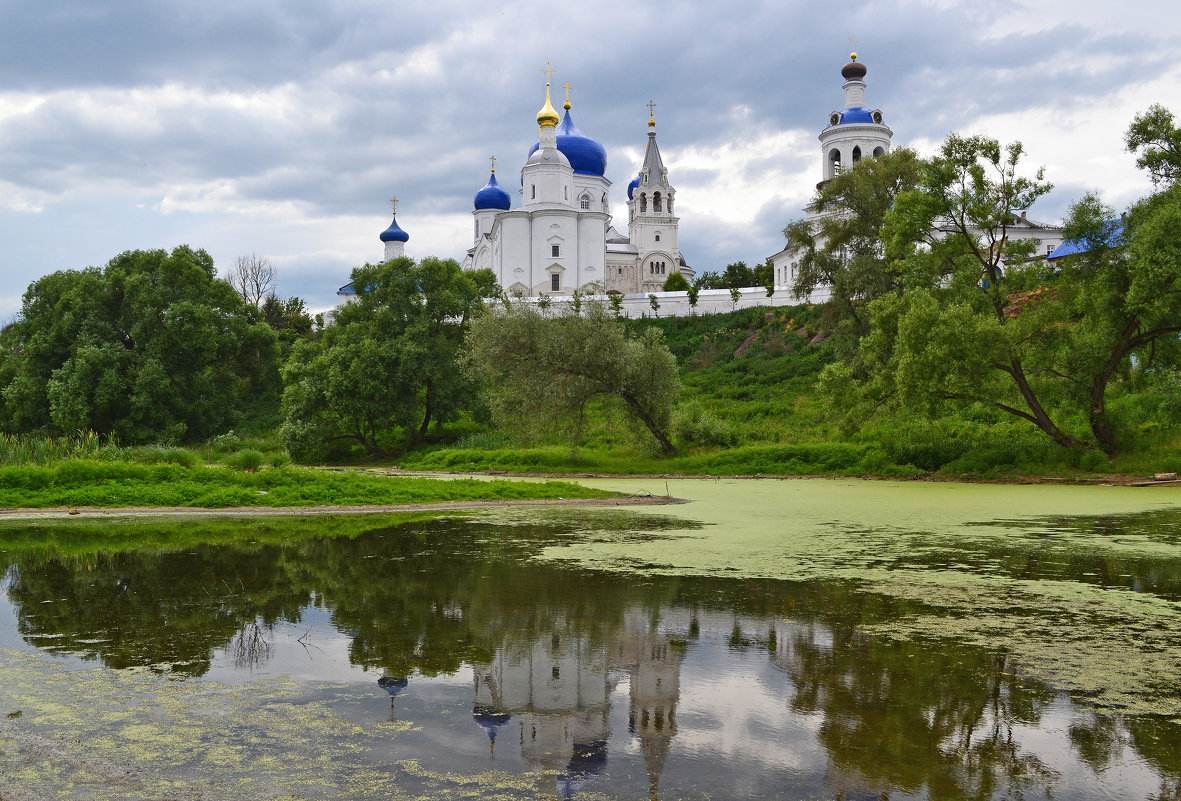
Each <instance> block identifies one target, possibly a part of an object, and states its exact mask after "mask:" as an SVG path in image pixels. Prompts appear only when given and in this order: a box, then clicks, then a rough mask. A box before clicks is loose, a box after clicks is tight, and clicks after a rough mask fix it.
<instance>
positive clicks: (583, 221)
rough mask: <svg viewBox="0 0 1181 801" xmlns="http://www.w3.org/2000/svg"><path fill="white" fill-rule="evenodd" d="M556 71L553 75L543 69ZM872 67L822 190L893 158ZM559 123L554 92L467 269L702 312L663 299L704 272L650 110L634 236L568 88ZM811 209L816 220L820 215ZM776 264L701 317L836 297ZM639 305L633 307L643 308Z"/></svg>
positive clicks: (852, 79)
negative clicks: (872, 93) (681, 235)
mask: <svg viewBox="0 0 1181 801" xmlns="http://www.w3.org/2000/svg"><path fill="white" fill-rule="evenodd" d="M545 72H547V76H548V74H549V73H550V72H551V71H550V70H549V69H548V67H547V69H546V70H545ZM866 73H867V69H866V66H865V64H864V63H863V62H860V61H858V60H857V54H856V53H852V54H851V55H850V61H849V63H847V64H845V65H844V67H842V68H841V77H842V78H843V79H844V85H843V88H844V94H845V104H844V108H843V109H842V110H840V111H833V112H832V113H831V114H829V117H828V124H827V126H826V127H824V128H823V129H822V130H821V131H820V135H819V139H820V151H821V170H820V173H821V179H820V183H819V184H817V187H818V188H819V186H821V185H823V183H824V182H826V181H828V180H830V179H831V178H833V177H834V176H835V175H836V174H837V173H838V172H840V171H842V170H846V169H851V168H852V167H854V166H855V165H856V164H857V162H859V161H860V160H861V159H863V158H872V157H874V156H880V155H883V154H885V153H888V152H889V151H890V146H891V139H892V137H893V131H892V130H891V129H890V128H889V126H887V125H886V124H885V121H884V117H883V114H882V112H881V110H880V109H870V108H869V107H868V106H867V105H866V95H865V89H866V84H865V75H866ZM564 88H565V89H566V93H567V97H566V101H565V103H564V104H563V108H564V109H565V114H564V115H561V116H559V114H558V112H557V109H555V108H554V106H553V103H552V102H551V100H550V81H549V79H548V77H547V80H546V85H545V104H544V105H543V106H542V108H541V110H540V111H539V112H538V113H537V124H538V126H539V127H540V132H539V136H538V141H537V143H536V144H534V145H533V149H532V150H531V151H530V152H529V157H528V159H527V160H526V162H525V165H524V166H523V167H522V168H521V188H520V194H521V204H520V205H519V206H518V207H517V208H513V207H512V199H511V197H510V195H509V193H508V192H507V191H506V190H505V189H504V188H503V187H502V186H501V185H500V183H499V182H498V181H497V178H496V166H495V161H494V162H493V166H492V170H491V174H490V175H489V176H488V182H487V184H486V185H485V186H484V187H483V188H482V189H480V190H479V191H478V192H477V193H476V195H475V200H474V210H473V212H472V216H473V218H474V219H473V227H472V235H473V243H472V247H471V248H470V249H469V250H468V251H467V253H466V255H465V256H464V259H463V264H462V266H463V268H464V269H467V270H474V269H483V268H487V269H490V270H492V271H493V272H494V273H495V274H496V277H497V279H498V280H499V282H500V285H501V287H502V288H503V289H504V290H505V292H506V293H507V294H508V295H509V296H516V297H539V296H541V295H547V296H551V297H554V298H555V299H557V300H561V299H562V298H563V297H565V298H567V299H568V298H569V297H570V296H571V295H573V294H574V292H575V291H576V290H581V289H584V288H587V287H590V286H593V287H595V288H596V289H598V291H600V292H606V293H608V294H618V295H623V296H625V306H624V309H625V311H626V312H627V313H636V314H639V313H642V309H643V308H644V307H646V306H647V305H648V303H649V298H650V297H653V296H659V299H660V300H661V301H662V303H663V308H664V310H665V313H666V314H674V315H675V314H680V313H684V314H688V313H690V312H691V311H692V309H691V307H690V306H689V305H688V303H687V300H686V299H685V293H684V292H679V293H676V292H667V293H666V292H662V289H663V287H664V283H665V281H666V280H667V279H668V277H669V276H670V275H671V274H672V273H677V272H679V273H681V274H682V275H684V276H685V278H686V279H687V280H688V281H689V282H690V283H692V281H693V279H694V278H695V277H696V273H695V271H694V270H693V269H691V268H690V267H689V265H688V264H687V263H686V262H685V259H684V257H683V256H682V255H681V252H680V250H679V249H678V225H679V222H680V220H679V218H678V217H677V216H676V214H675V210H674V205H675V200H676V190H675V189H674V188H673V186H672V184H671V183H670V181H669V176H668V170H667V169H666V168H665V166H664V161H663V160H662V159H661V157H660V148H659V147H658V146H657V144H656V120H655V118H654V117H653V115H652V114H651V107H650V108H649V111H650V113H649V118H648V141H647V144H646V146H645V152H644V162H643V164H642V166H641V168H640V172H639V174H638V175H636V176H635V178H633V179H632V180H631V182H630V183H629V184H628V187H627V207H628V226H627V235H626V236H624V235H623V234H622V233H620V232H619V231H618V230H617V229H616V228H615V227H614V226H613V225H612V224H611V213H610V208H609V205H608V190H609V188H610V186H611V181H610V180H608V179H607V177H606V169H607V152H606V149H605V148H604V147H603V146H602V145H601V144H600V143H599V142H597V141H595V140H594V139H592V138H591V137H589V136H587V135H586V134H585V133H583V132H582V131H581V130H579V128H578V126H576V125H575V124H574V121H573V119H572V118H571V116H570V109H571V103H570V98H569V90H570V85H569V84H566V86H565V87H564ZM394 211H395V218H394V220H393V221H392V222H391V223H390V226H389V228H387V229H386V230H385V231H383V232H382V234H381V241H382V242H384V243H385V260H386V261H389V260H390V259H393V258H397V257H400V256H402V255H403V253H404V248H405V243H406V241H407V240H408V239H409V236H408V235H407V233H406V232H405V231H404V230H402V228H401V227H400V226H399V225H398V222H397V217H396V212H397V207H396V205H395V208H394ZM805 212H806V213H807V215H808V218H809V219H816V215H815V214H814V212H813V211H812V210H811V209H806V210H805ZM1008 236H1009V238H1010V239H1033V240H1034V241H1035V242H1037V243H1038V245H1039V249H1040V250H1043V251H1044V252H1045V253H1046V254H1047V255H1048V254H1049V253H1050V252H1051V251H1052V250H1053V249H1054V248H1055V247H1057V246H1058V245H1059V244H1061V242H1062V229H1061V227H1060V226H1057V225H1051V224H1045V223H1037V222H1034V221H1033V220H1030V219H1028V218H1027V217H1026V215H1025V213H1024V212H1023V213H1022V214H1021V216H1020V218H1019V219H1018V220H1017V221H1016V223H1015V224H1014V226H1013V227H1012V228H1011V229H1010V230H1009V232H1008ZM768 261H770V262H771V263H772V264H773V266H774V284H775V290H774V292H773V293H772V294H770V295H768V294H767V293H766V291H765V289H764V287H751V288H750V289H748V290H743V291H742V295H741V298H740V299H738V300H734V299H733V297H732V295H731V293H730V291H729V290H702V291H701V293H700V304H699V305H698V306H697V307H696V310H697V311H698V312H699V313H708V312H717V311H729V310H731V308H740V307H745V306H751V305H764V306H766V305H771V306H784V305H792V304H795V303H799V302H801V301H804V302H812V303H819V302H823V301H825V300H827V299H828V291H827V288H825V287H819V288H818V289H817V290H816V291H815V292H813V294H812V295H811V296H810V297H807V298H796V297H795V296H794V295H793V294H792V286H793V284H794V281H795V274H796V270H797V267H798V254H796V253H794V252H793V251H791V250H789V249H786V248H785V249H784V250H781V251H779V252H778V253H775V254H774V255H772V256H769V257H768ZM337 295H338V298H339V299H340V300H341V302H348V301H349V300H352V299H353V297H354V292H353V287H352V285H351V284H348V285H345V286H343V287H341V288H340V289H339V290H338V293H337ZM633 307H634V308H633Z"/></svg>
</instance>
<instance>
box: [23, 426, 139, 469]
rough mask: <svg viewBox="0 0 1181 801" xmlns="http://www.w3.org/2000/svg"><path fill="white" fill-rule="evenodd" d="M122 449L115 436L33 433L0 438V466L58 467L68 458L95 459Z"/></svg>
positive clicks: (85, 432) (91, 432) (84, 433)
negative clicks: (57, 465) (36, 434)
mask: <svg viewBox="0 0 1181 801" xmlns="http://www.w3.org/2000/svg"><path fill="white" fill-rule="evenodd" d="M117 450H118V443H117V442H116V441H115V438H114V437H113V436H106V437H104V436H101V435H99V434H96V433H95V432H93V431H79V432H77V433H76V434H74V435H72V436H68V437H45V436H35V435H32V434H3V435H0V464H3V465H30V464H54V463H56V462H61V461H65V460H67V459H94V458H97V457H99V456H100V455H102V454H104V453H110V452H112V451H117Z"/></svg>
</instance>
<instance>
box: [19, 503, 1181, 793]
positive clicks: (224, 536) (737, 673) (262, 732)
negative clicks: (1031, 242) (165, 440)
mask: <svg viewBox="0 0 1181 801" xmlns="http://www.w3.org/2000/svg"><path fill="white" fill-rule="evenodd" d="M603 483H604V485H605V486H609V487H612V488H620V489H626V490H636V489H640V490H645V491H651V492H653V493H658V494H664V493H665V492H666V491H668V492H670V493H671V494H673V495H675V496H677V497H682V498H687V499H690V500H691V501H692V502H691V503H688V504H684V505H678V506H662V507H650V508H645V509H641V510H637V509H634V508H626V509H622V508H621V509H562V510H527V511H526V510H502V511H498V512H493V513H481V514H471V515H464V516H443V517H418V518H415V517H408V516H402V517H396V516H364V517H335V518H290V519H289V518H278V519H270V520H208V519H207V520H189V521H176V520H172V521H169V520H150V519H149V520H127V521H122V522H113V523H111V522H106V523H88V522H86V521H77V520H71V521H39V522H37V523H29V524H20V525H17V524H9V525H8V526H7V527H5V528H3V529H0V569H2V570H3V579H2V581H0V591H2V592H0V798H3V799H5V800H6V801H7V799H9V798H12V799H42V798H46V799H48V798H69V799H123V798H127V799H186V800H188V799H197V798H200V799H205V800H206V801H208V800H209V799H231V798H232V799H341V800H342V801H343V800H344V799H349V800H350V801H352V800H353V799H357V800H363V799H365V800H367V799H379V798H380V799H388V798H406V799H418V798H480V799H484V798H505V799H519V798H539V797H540V798H562V799H570V798H579V799H614V798H644V797H648V798H652V797H659V798H663V799H675V798H685V799H719V798H783V799H810V798H817V799H838V798H839V799H848V800H850V801H851V800H852V799H867V800H868V799H874V800H875V801H877V800H878V799H881V798H890V799H911V798H914V799H943V798H949V799H960V798H971V799H994V798H995V799H1000V798H1021V797H1024V798H1047V797H1052V798H1058V799H1146V800H1148V799H1152V800H1153V801H1158V800H1164V799H1174V800H1175V799H1179V798H1181V688H1179V687H1178V683H1179V681H1181V493H1177V492H1175V491H1170V490H1155V489H1154V490H1127V489H1114V488H1067V487H987V486H984V487H973V486H967V485H937V486H930V485H921V484H889V483H883V482H872V483H871V482H826V481H816V482H811V481H789V482H779V481H767V482H727V481H676V482H670V486H669V487H667V489H666V486H665V482H664V481H659V482H655V481H650V482H625V481H609V482H603Z"/></svg>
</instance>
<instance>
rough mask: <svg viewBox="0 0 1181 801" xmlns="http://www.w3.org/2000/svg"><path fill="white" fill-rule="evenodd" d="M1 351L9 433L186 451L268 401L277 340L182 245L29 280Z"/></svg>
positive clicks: (209, 262)
mask: <svg viewBox="0 0 1181 801" xmlns="http://www.w3.org/2000/svg"><path fill="white" fill-rule="evenodd" d="M3 345H4V349H3V354H2V356H0V359H2V362H3V364H2V366H0V377H2V378H3V380H4V386H3V403H4V409H3V425H4V427H5V429H6V430H8V431H15V432H27V431H48V432H50V433H54V434H65V433H72V432H74V431H77V430H80V429H81V430H87V429H89V430H94V431H97V432H99V433H103V434H112V433H113V434H115V435H116V436H117V437H118V438H119V440H120V441H122V442H125V443H140V442H158V441H159V442H165V441H166V442H173V441H181V440H183V441H195V440H202V439H205V438H207V437H209V436H211V435H213V434H217V433H219V432H221V431H225V430H226V429H228V428H230V427H232V426H233V425H234V424H235V421H236V420H237V419H238V418H239V417H240V416H241V414H242V413H243V411H244V410H245V409H246V408H247V407H249V406H251V405H253V404H259V403H264V402H267V401H266V399H267V398H268V397H269V398H272V399H274V398H276V397H277V392H276V390H277V386H278V364H277V346H276V341H275V335H274V333H273V332H272V331H271V330H270V328H268V327H267V326H266V325H264V324H261V323H257V322H252V316H251V314H249V313H248V310H247V308H246V305H245V303H244V302H243V301H242V299H241V298H240V297H239V296H238V294H237V293H236V292H235V291H234V289H233V288H232V287H231V286H230V285H229V284H228V283H226V282H225V281H223V280H221V279H219V278H217V276H216V273H215V272H214V268H213V259H211V258H210V257H209V254H207V253H206V252H205V251H203V250H193V249H191V248H189V247H188V246H184V245H182V246H180V247H177V248H174V249H173V250H172V251H171V252H168V251H164V250H150V251H141V250H137V251H128V252H126V253H122V254H120V255H119V256H116V257H115V258H113V259H111V261H110V262H109V263H108V264H107V265H106V266H105V267H103V268H101V269H100V268H94V267H91V268H87V269H85V270H81V271H78V270H68V271H62V272H57V273H53V274H51V275H47V276H45V277H44V278H41V279H39V280H37V281H35V282H34V283H33V284H31V285H30V286H29V289H28V291H27V292H26V293H25V297H24V303H23V305H22V308H21V312H20V316H19V318H18V319H17V321H16V322H15V323H14V324H13V325H12V326H11V327H10V329H9V330H8V331H6V333H5V336H4V339H3ZM271 402H273V400H272V401H271Z"/></svg>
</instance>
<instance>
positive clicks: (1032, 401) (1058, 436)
mask: <svg viewBox="0 0 1181 801" xmlns="http://www.w3.org/2000/svg"><path fill="white" fill-rule="evenodd" d="M1005 372H1007V373H1008V374H1009V375H1010V376H1012V377H1013V381H1014V382H1016V384H1017V389H1018V390H1019V391H1020V392H1021V397H1022V398H1024V399H1025V405H1026V406H1028V407H1029V411H1030V412H1031V418H1032V420H1033V423H1034V425H1036V426H1037V427H1038V428H1040V429H1041V430H1042V431H1044V432H1046V434H1048V435H1049V436H1050V438H1051V439H1052V440H1054V441H1055V442H1057V443H1058V444H1059V445H1061V446H1063V447H1065V448H1081V449H1085V448H1086V447H1087V446H1086V444H1084V443H1082V442H1079V441H1078V440H1077V439H1075V438H1074V437H1072V436H1070V435H1069V434H1067V433H1066V432H1065V431H1063V430H1062V429H1060V428H1059V427H1058V426H1056V425H1054V421H1053V420H1051V419H1050V415H1048V414H1046V410H1045V409H1044V408H1042V404H1041V401H1039V400H1038V399H1037V395H1035V394H1034V392H1033V387H1031V386H1030V385H1029V379H1027V378H1026V377H1025V368H1023V367H1022V366H1021V362H1020V361H1018V360H1017V359H1013V361H1012V362H1010V364H1009V369H1007V370H1006V371H1005Z"/></svg>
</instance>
